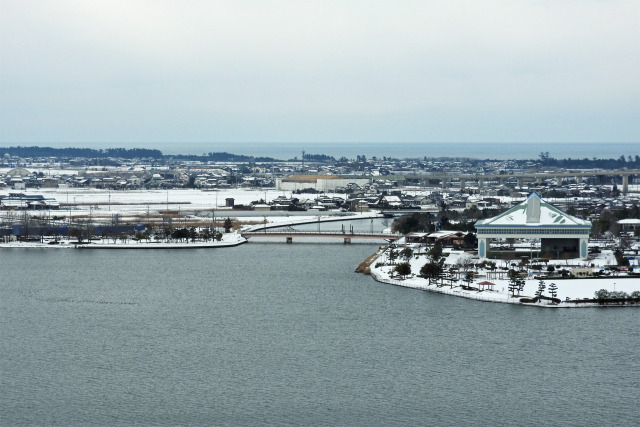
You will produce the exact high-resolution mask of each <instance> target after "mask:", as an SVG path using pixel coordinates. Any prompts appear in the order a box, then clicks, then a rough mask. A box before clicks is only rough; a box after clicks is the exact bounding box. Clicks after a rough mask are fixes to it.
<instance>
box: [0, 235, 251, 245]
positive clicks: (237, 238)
mask: <svg viewBox="0 0 640 427" xmlns="http://www.w3.org/2000/svg"><path fill="white" fill-rule="evenodd" d="M243 243H247V239H245V238H244V237H242V236H241V235H240V234H236V233H226V234H223V235H222V239H221V240H220V241H216V240H211V241H208V242H200V241H197V242H168V243H167V242H154V241H153V240H151V241H149V242H147V241H145V240H140V241H135V240H128V241H126V242H122V241H117V242H116V243H114V242H113V240H111V239H101V240H92V241H91V243H89V242H85V243H82V244H78V243H77V242H75V241H70V240H61V241H60V242H59V243H58V244H50V243H49V241H46V242H43V243H39V242H9V243H0V249H1V248H14V249H15V248H23V249H44V248H46V249H185V248H192V249H196V248H224V247H232V246H238V245H241V244H243Z"/></svg>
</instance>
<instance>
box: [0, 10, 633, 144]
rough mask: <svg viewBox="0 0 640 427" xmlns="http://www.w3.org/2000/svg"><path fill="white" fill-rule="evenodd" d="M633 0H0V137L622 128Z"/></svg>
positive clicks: (629, 104) (221, 138) (565, 133)
mask: <svg viewBox="0 0 640 427" xmlns="http://www.w3.org/2000/svg"><path fill="white" fill-rule="evenodd" d="M638 22H640V2H639V1H638V0H620V1H616V0H611V1H608V0H529V1H524V0H522V1H520V0H504V1H493V0H484V1H480V0H473V1H472V0H442V1H434V0H416V1H412V0H394V1H389V0H387V1H377V0H362V1H360V0H341V1H331V0H323V1H314V0H291V1H288V0H270V1H267V0H264V1H257V0H256V1H250V0H246V1H245V0H232V1H218V0H209V1H205V0H203V1H200V0H181V1H178V0H175V1H170V0H122V1H121V0H108V1H101V0H90V1H88V0H55V1H54V0H51V1H45V0H42V1H38V0H0V143H2V144H5V145H6V144H15V143H46V142H70V143H83V144H84V145H87V144H92V143H96V144H97V143H101V142H102V143H104V142H116V143H129V142H131V143H135V142H147V143H149V142H153V141H162V142H171V141H176V142H179V141H191V142H208V141H210V142H234V141H244V142H252V141H256V142H289V141H291V142H314V141H322V142H334V141H348V142H360V141H362V142H373V141H402V142H414V141H415V142H418V141H420V142H446V141H458V142H475V141H480V142H482V141H487V142H491V141H495V142H518V141H529V142H531V141H538V142H556V141H557V142H578V141H586V142H600V141H602V142H611V141H617V142H637V141H640V77H639V76H640V25H638Z"/></svg>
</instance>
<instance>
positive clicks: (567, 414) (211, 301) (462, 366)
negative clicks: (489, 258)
mask: <svg viewBox="0 0 640 427" xmlns="http://www.w3.org/2000/svg"><path fill="white" fill-rule="evenodd" d="M375 249H376V246H372V245H367V244H352V245H341V244H303V243H294V244H292V245H284V244H273V243H272V244H269V243H250V244H248V245H243V246H240V247H237V248H232V249H214V250H211V249H197V250H177V251H159V250H156V251H154V250H140V251H127V250H120V251H90V250H87V251H78V250H3V251H1V252H0V256H1V258H0V260H1V261H0V262H1V265H2V276H3V277H2V282H1V284H0V309H1V313H2V316H1V317H0V350H1V351H2V357H1V358H0V387H1V389H0V424H2V425H19V424H47V425H48V424H62V425H86V424H103V425H104V424H107V425H131V424H141V425H148V424H163V425H169V424H171V425H172V424H192V425H401V424H409V425H416V424H431V425H469V424H471V425H534V424H535V425H539V424H546V425H558V424H561V425H576V426H578V425H585V424H587V425H637V423H638V417H640V409H639V408H640V406H639V405H638V401H639V400H640V375H639V373H640V359H639V356H638V355H639V354H640V321H639V316H640V310H637V309H574V310H550V309H535V308H530V307H517V306H512V305H502V304H490V303H480V302H477V301H470V300H464V299H458V298H453V297H449V296H444V295H436V294H430V293H424V292H420V291H415V290H410V289H404V288H397V287H393V286H389V285H383V284H379V283H376V282H374V281H373V280H372V279H370V278H369V277H367V276H363V275H358V274H356V273H353V271H354V269H355V267H356V266H357V264H358V263H359V262H360V261H362V260H363V259H364V258H365V257H366V256H368V255H370V254H371V253H372V252H373V251H374V250H375Z"/></svg>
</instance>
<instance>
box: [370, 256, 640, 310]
mask: <svg viewBox="0 0 640 427" xmlns="http://www.w3.org/2000/svg"><path fill="white" fill-rule="evenodd" d="M375 255H378V256H376V257H373V256H371V257H369V258H367V260H366V261H369V262H370V264H369V266H368V267H367V268H366V270H368V271H365V269H364V268H363V269H362V272H363V273H364V274H369V275H370V276H371V277H372V278H373V280H375V281H376V282H380V283H384V284H389V285H394V286H400V287H404V288H410V289H416V290H421V291H426V292H433V293H438V294H444V295H451V296H456V297H460V298H466V299H473V300H477V301H484V302H494V303H502V304H514V305H523V306H532V307H544V308H587V307H603V308H604V307H607V308H608V307H640V300H638V298H637V293H635V291H639V290H640V281H639V280H637V277H631V276H626V275H621V276H614V277H600V278H591V277H589V278H587V277H584V278H582V277H575V278H569V279H563V278H557V279H558V280H556V278H545V279H540V278H535V279H534V278H529V279H527V280H526V281H525V283H524V285H523V287H522V288H521V292H518V295H512V293H511V292H510V290H509V280H507V279H493V280H492V282H493V283H489V285H490V288H489V287H488V288H487V289H481V286H480V285H477V282H478V281H486V276H487V273H486V272H485V271H483V270H480V271H479V272H478V273H476V274H477V276H476V277H475V279H474V281H473V283H471V284H470V285H471V286H472V287H475V289H469V288H468V287H463V286H460V285H459V284H455V283H454V284H442V283H441V284H440V286H438V285H437V283H432V284H429V281H428V279H426V278H423V277H420V276H418V275H417V272H418V271H419V270H420V268H421V267H422V265H424V263H426V262H427V261H428V257H427V256H426V255H424V254H422V255H418V256H413V257H411V259H410V260H408V262H409V263H410V265H411V271H412V272H413V273H412V274H410V275H408V276H406V277H405V278H403V279H400V278H397V277H394V276H395V264H393V263H391V262H390V260H389V257H388V254H387V252H386V251H382V252H378V253H376V254H375ZM447 255H448V256H447V257H446V265H447V267H453V266H456V265H458V263H459V262H460V261H462V260H466V261H469V260H470V255H468V254H465V253H463V252H459V251H451V252H449V253H448V254H447ZM603 255H604V254H603ZM378 259H379V260H380V262H376V260H378ZM604 259H605V257H604V256H603V258H602V259H600V260H592V261H594V262H596V263H597V261H602V260H604ZM362 264H364V261H363V263H362ZM362 264H361V265H362ZM462 274H464V273H462ZM460 279H461V278H460V277H458V279H457V280H460ZM629 279H636V280H629ZM540 282H542V283H543V284H545V285H546V286H548V285H550V284H552V283H554V282H557V283H555V285H556V289H557V291H556V292H557V295H556V298H555V301H553V300H552V298H551V297H550V296H549V292H548V291H546V292H545V291H544V289H545V288H543V292H542V294H541V295H542V296H541V297H540V298H538V297H537V296H536V295H538V293H537V292H538V291H539V284H540ZM483 286H486V285H483ZM602 290H604V291H606V292H607V293H611V292H612V291H613V292H612V293H615V292H616V291H618V295H622V294H621V293H627V294H626V296H624V297H622V296H621V297H615V296H611V297H608V296H605V297H598V296H596V293H598V292H600V291H602ZM629 294H631V296H629ZM523 300H524V301H523Z"/></svg>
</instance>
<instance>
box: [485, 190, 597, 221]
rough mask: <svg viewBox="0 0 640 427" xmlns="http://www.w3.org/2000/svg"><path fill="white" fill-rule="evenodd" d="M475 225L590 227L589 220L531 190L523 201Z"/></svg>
mask: <svg viewBox="0 0 640 427" xmlns="http://www.w3.org/2000/svg"><path fill="white" fill-rule="evenodd" d="M476 226H526V227H540V226H545V227H567V226H589V227H590V226H591V222H590V221H586V220H584V219H580V218H576V217H574V216H571V215H568V214H566V213H564V212H562V211H561V210H559V209H558V208H556V207H554V206H552V205H550V204H549V203H547V202H545V201H544V200H542V199H541V198H540V196H539V195H538V193H536V192H533V193H531V194H530V195H529V197H527V199H526V200H525V201H524V202H522V203H519V204H517V205H515V206H514V207H512V208H511V209H509V210H507V211H506V212H503V213H501V214H500V215H498V216H494V217H493V218H487V219H481V220H479V221H478V222H476Z"/></svg>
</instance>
